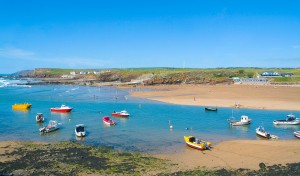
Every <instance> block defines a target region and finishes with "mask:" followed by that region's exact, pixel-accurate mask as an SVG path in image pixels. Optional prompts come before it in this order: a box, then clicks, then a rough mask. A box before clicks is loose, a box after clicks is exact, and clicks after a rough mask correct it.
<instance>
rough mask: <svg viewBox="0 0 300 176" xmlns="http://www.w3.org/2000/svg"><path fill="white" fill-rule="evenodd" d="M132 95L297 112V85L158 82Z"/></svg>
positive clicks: (299, 104) (299, 91)
mask: <svg viewBox="0 0 300 176" xmlns="http://www.w3.org/2000/svg"><path fill="white" fill-rule="evenodd" d="M132 90H133V91H132V92H131V95H132V96H136V97H142V98H147V99H151V100H157V101H161V102H166V103H172V104H183V105H196V106H218V107H235V105H239V106H240V108H251V109H273V110H297V111H300V87H299V86H298V87H297V86H270V85H269V86H262V85H261V86H254V85H160V86H143V87H139V88H135V89H132Z"/></svg>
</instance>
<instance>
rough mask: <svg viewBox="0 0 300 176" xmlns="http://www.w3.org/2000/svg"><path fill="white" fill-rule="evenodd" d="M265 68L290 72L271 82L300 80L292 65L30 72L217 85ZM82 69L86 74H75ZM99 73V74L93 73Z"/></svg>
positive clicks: (38, 75)
mask: <svg viewBox="0 0 300 176" xmlns="http://www.w3.org/2000/svg"><path fill="white" fill-rule="evenodd" d="M265 71H275V72H279V73H292V74H294V75H293V76H292V77H276V78H269V79H270V81H271V82H288V83H290V82H300V70H299V69H294V68H213V69H196V68H126V69H117V68H115V69H60V68H37V69H35V71H34V72H33V73H32V74H31V75H30V76H31V77H36V78H61V77H62V76H63V75H70V72H75V73H76V75H75V76H73V77H74V79H94V80H95V81H98V82H116V81H118V82H130V81H132V80H142V81H143V82H144V83H145V84H149V85H154V84H204V83H205V84H217V83H228V82H232V80H231V78H233V77H240V78H255V77H257V76H259V74H261V73H262V72H265ZM79 72H85V73H86V74H79ZM94 72H99V74H94Z"/></svg>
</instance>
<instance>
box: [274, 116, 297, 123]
mask: <svg viewBox="0 0 300 176" xmlns="http://www.w3.org/2000/svg"><path fill="white" fill-rule="evenodd" d="M273 124H274V125H298V124H300V119H298V118H296V117H295V115H293V114H289V115H287V118H286V119H285V120H274V121H273Z"/></svg>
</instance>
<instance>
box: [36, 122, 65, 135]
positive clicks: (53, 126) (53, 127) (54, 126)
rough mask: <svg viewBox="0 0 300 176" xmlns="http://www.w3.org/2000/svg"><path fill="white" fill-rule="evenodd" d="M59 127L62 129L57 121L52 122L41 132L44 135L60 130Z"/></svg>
mask: <svg viewBox="0 0 300 176" xmlns="http://www.w3.org/2000/svg"><path fill="white" fill-rule="evenodd" d="M59 127H60V123H58V122H57V121H56V120H50V121H49V123H48V125H47V126H44V127H42V128H40V129H39V130H40V132H42V133H49V132H51V131H55V130H58V129H59Z"/></svg>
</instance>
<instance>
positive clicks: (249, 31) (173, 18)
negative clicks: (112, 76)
mask: <svg viewBox="0 0 300 176" xmlns="http://www.w3.org/2000/svg"><path fill="white" fill-rule="evenodd" d="M299 8H300V1H298V0H243V1H241V0H142V1H141V0H97V1H96V0H63V1H62V0H1V1H0V73H14V72H16V71H20V70H28V69H34V68H70V69H87V68H89V69H101V68H103V69H105V68H142V67H177V68H217V67H292V68H296V67H300V10H299Z"/></svg>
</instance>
